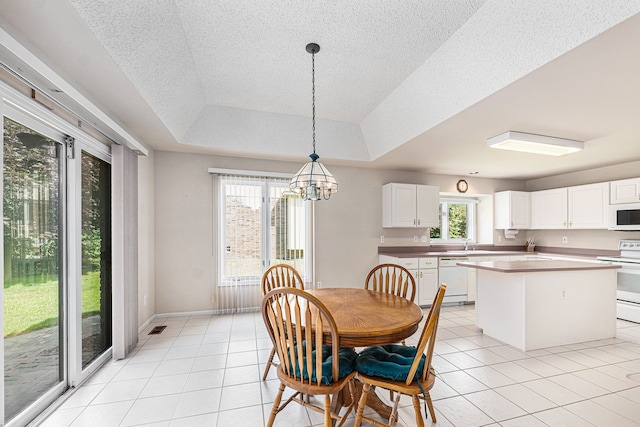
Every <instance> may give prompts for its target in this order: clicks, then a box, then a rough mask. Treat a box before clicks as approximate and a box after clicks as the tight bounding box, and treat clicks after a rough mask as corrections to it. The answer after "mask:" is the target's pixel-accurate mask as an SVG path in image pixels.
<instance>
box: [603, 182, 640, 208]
mask: <svg viewBox="0 0 640 427" xmlns="http://www.w3.org/2000/svg"><path fill="white" fill-rule="evenodd" d="M638 202H640V178H631V179H622V180H620V181H611V200H610V203H611V204H612V205H617V204H620V203H638Z"/></svg>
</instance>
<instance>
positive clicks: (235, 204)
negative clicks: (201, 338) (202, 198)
mask: <svg viewBox="0 0 640 427" xmlns="http://www.w3.org/2000/svg"><path fill="white" fill-rule="evenodd" d="M217 187H218V204H217V206H218V211H217V217H218V254H219V256H218V283H217V286H216V288H217V294H218V295H219V296H220V298H218V302H217V304H216V305H217V308H218V309H219V310H223V311H225V312H228V311H235V310H239V311H243V310H254V309H257V308H258V307H259V305H260V301H261V300H262V294H261V291H260V281H261V278H262V274H263V273H264V271H265V270H266V269H267V268H268V267H269V266H271V265H274V264H281V263H283V264H290V265H292V266H293V267H295V268H296V269H297V270H298V272H299V273H300V275H301V276H302V277H303V278H305V277H310V265H311V263H310V262H309V256H308V255H309V252H310V246H311V245H310V243H311V241H310V240H311V239H310V235H311V233H310V230H311V227H310V223H311V221H310V214H309V213H308V212H307V208H308V206H307V205H308V203H304V202H303V201H302V199H301V198H300V196H299V195H297V194H294V193H293V192H291V191H290V190H289V179H286V178H278V177H261V176H249V175H219V176H218V186H217ZM305 281H307V280H306V279H305Z"/></svg>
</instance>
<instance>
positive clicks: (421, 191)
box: [382, 183, 440, 228]
mask: <svg viewBox="0 0 640 427" xmlns="http://www.w3.org/2000/svg"><path fill="white" fill-rule="evenodd" d="M439 207H440V188H439V187H434V186H431V185H416V184H399V183H389V184H386V185H383V186H382V226H383V227H402V228H428V227H438V226H439V225H440V218H439V214H438V211H439Z"/></svg>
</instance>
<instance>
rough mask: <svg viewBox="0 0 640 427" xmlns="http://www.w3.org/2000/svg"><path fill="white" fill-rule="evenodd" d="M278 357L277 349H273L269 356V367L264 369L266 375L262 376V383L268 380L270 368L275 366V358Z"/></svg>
mask: <svg viewBox="0 0 640 427" xmlns="http://www.w3.org/2000/svg"><path fill="white" fill-rule="evenodd" d="M275 355H276V348H275V347H273V348H272V349H271V354H269V360H268V361H267V366H266V367H265V368H264V374H263V375H262V381H264V380H266V379H267V375H268V374H269V368H271V365H273V358H274V356H275Z"/></svg>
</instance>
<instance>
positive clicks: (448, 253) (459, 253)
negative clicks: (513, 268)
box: [378, 249, 537, 258]
mask: <svg viewBox="0 0 640 427" xmlns="http://www.w3.org/2000/svg"><path fill="white" fill-rule="evenodd" d="M378 255H388V256H393V257H397V258H423V257H446V256H448V257H459V256H468V257H473V256H490V255H537V254H536V253H535V252H525V251H488V250H481V249H479V250H473V249H472V250H468V251H465V250H450V251H424V252H395V253H384V252H379V253H378Z"/></svg>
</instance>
